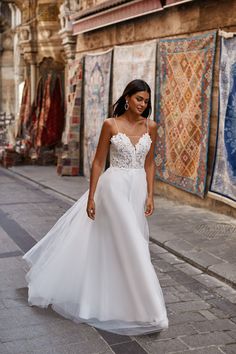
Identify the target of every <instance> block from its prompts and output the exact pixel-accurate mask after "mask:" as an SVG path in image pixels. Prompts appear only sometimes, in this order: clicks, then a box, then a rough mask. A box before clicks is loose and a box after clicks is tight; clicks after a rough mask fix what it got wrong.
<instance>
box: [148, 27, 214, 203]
mask: <svg viewBox="0 0 236 354" xmlns="http://www.w3.org/2000/svg"><path fill="white" fill-rule="evenodd" d="M215 38H216V33H215V32H210V33H207V34H203V35H200V36H196V37H190V38H181V39H179V38H174V39H167V40H160V42H159V46H158V78H157V79H158V80H157V91H158V95H157V123H158V137H157V146H156V155H155V161H156V166H157V177H158V178H159V179H161V180H163V181H164V182H167V183H170V184H172V185H174V186H176V187H178V188H181V189H183V190H185V191H187V192H190V193H193V194H196V195H198V196H200V197H204V193H205V185H206V176H207V152H208V139H209V125H210V109H211V91H212V74H213V64H214V56H215Z"/></svg>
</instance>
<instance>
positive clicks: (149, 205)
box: [145, 203, 154, 216]
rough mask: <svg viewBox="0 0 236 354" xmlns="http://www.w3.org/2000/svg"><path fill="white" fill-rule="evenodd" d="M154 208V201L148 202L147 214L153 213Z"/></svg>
mask: <svg viewBox="0 0 236 354" xmlns="http://www.w3.org/2000/svg"><path fill="white" fill-rule="evenodd" d="M153 210H154V205H153V203H147V204H146V209H145V215H146V216H150V215H152V213H153Z"/></svg>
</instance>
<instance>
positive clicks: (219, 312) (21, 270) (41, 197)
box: [0, 169, 236, 354]
mask: <svg viewBox="0 0 236 354" xmlns="http://www.w3.org/2000/svg"><path fill="white" fill-rule="evenodd" d="M0 178H1V184H0V225H1V226H0V284H1V285H0V353H1V354H33V353H35V354H36V353H38V354H51V353H54V354H61V353H64V354H72V353H74V354H76V353H81V354H95V353H97V354H98V353H99V354H102V353H103V354H109V353H117V354H144V353H153V354H164V353H181V354H182V353H185V354H190V353H191V354H217V353H227V354H234V353H236V291H235V290H234V289H233V288H232V287H231V286H228V285H226V283H224V282H221V281H220V280H218V279H216V278H214V277H212V276H210V275H208V274H206V273H204V272H203V271H202V270H200V269H198V268H195V267H193V266H192V265H190V264H188V263H186V262H185V261H184V260H183V259H181V258H178V257H177V256H176V255H174V254H172V253H170V252H168V251H167V249H165V248H163V247H160V246H159V245H157V244H156V243H154V242H151V243H150V250H151V256H152V261H153V265H154V267H155V270H156V272H157V275H158V278H159V280H160V283H161V286H162V289H163V293H164V297H165V301H166V303H167V310H168V317H169V321H170V326H169V329H168V330H166V331H164V332H161V333H159V334H152V335H146V336H137V337H127V336H120V335H114V334H109V333H106V332H103V331H99V330H96V329H94V328H92V327H89V326H87V325H85V324H79V325H78V324H75V323H73V322H71V321H69V320H66V319H64V318H63V317H61V316H59V315H57V314H56V313H55V312H53V311H52V310H51V309H50V308H49V309H39V308H36V307H29V306H28V304H27V287H26V281H25V273H26V271H27V266H26V263H25V262H24V261H23V260H22V255H23V254H24V253H25V252H26V251H27V250H28V249H29V248H31V247H32V245H34V244H35V243H36V242H37V241H38V240H40V239H41V238H42V237H43V236H44V235H45V233H46V232H47V231H48V230H49V228H50V227H51V226H52V225H53V224H54V223H55V222H56V220H57V219H58V218H59V217H60V216H61V215H62V214H63V213H64V212H65V211H66V210H67V209H68V208H69V207H70V205H71V204H72V200H71V199H70V198H68V197H66V194H67V193H64V192H63V190H62V189H61V186H60V185H57V181H56V180H55V181H54V185H55V186H57V187H58V190H59V191H60V193H61V194H59V193H56V192H55V191H53V190H51V189H49V188H45V186H44V187H43V185H42V183H41V185H40V184H35V183H32V182H31V181H29V180H26V179H23V178H21V177H19V176H17V175H15V174H13V173H10V172H8V171H5V170H3V169H0ZM41 182H42V181H41ZM86 187H87V182H86V181H85V180H81V184H80V185H78V196H79V195H81V194H82V192H83V191H84V190H85V189H86ZM63 194H64V196H63ZM173 207H174V206H173ZM160 214H161V212H160ZM221 217H222V216H219V218H221ZM156 218H157V217H156ZM166 227H167V226H166ZM168 227H170V225H169V226H168ZM168 227H167V228H166V229H168ZM162 228H163V230H164V229H165V226H164V224H162ZM154 230H156V229H155V225H154V226H151V233H152V236H154V235H153V232H154ZM180 231H181V230H177V229H176V233H177V234H178V233H180ZM168 232H169V234H168ZM168 232H167V231H166V234H165V235H164V236H165V237H166V235H167V234H168V235H170V231H168ZM163 233H164V231H163ZM173 233H174V231H173ZM185 233H186V230H185ZM164 236H162V235H160V240H161V239H163V237H164ZM156 237H157V239H158V235H156ZM152 239H154V237H153V238H152ZM159 244H160V242H159ZM176 244H177V243H176ZM178 247H179V248H178V250H179V254H181V250H180V247H181V242H180V241H179V242H178ZM219 247H220V244H218V248H219ZM175 253H176V252H175ZM183 258H188V257H187V250H186V249H185V257H183ZM62 281H63V279H62ZM114 305H115V304H114Z"/></svg>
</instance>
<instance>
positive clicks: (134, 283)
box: [23, 167, 168, 335]
mask: <svg viewBox="0 0 236 354" xmlns="http://www.w3.org/2000/svg"><path fill="white" fill-rule="evenodd" d="M146 191H147V182H146V174H145V170H144V169H123V168H117V167H110V168H108V169H107V170H106V171H105V172H104V173H103V174H102V175H101V177H100V178H99V181H98V185H97V189H96V193H95V206H96V216H95V220H94V221H93V220H91V219H89V218H88V216H87V213H86V205H87V197H88V191H87V192H86V193H85V194H84V195H83V196H82V197H81V198H80V199H79V200H78V201H77V202H76V203H75V204H74V205H73V206H72V207H71V208H70V209H69V210H68V211H67V212H66V213H65V214H64V215H63V216H62V217H61V218H60V219H59V220H58V221H57V223H56V224H55V225H54V226H53V227H52V229H51V230H50V231H49V232H48V233H47V235H46V236H45V237H44V238H42V239H41V240H40V241H39V242H38V243H37V244H36V245H35V246H34V247H33V248H31V249H30V250H29V251H28V252H27V253H26V254H25V255H24V257H23V258H24V259H25V260H26V261H27V262H28V264H29V265H30V267H31V268H30V270H29V272H28V273H27V275H26V280H27V282H28V287H29V304H30V305H36V306H40V307H47V306H48V305H49V304H51V305H52V308H53V309H54V310H55V311H56V312H58V313H60V314H61V315H63V316H64V317H66V318H70V319H72V320H74V321H76V322H86V323H88V324H90V325H93V326H95V327H97V328H100V329H103V330H107V331H110V332H113V333H118V334H125V335H139V334H144V333H151V332H156V331H160V330H162V329H165V328H167V327H168V319H167V315H166V308H165V303H164V299H163V295H162V291H161V288H160V285H159V281H158V279H157V276H156V273H155V270H154V268H153V265H152V263H151V260H150V253H149V246H148V240H149V230H148V224H147V220H146V217H145V214H144V208H145V200H146Z"/></svg>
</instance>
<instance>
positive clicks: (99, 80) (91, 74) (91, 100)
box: [83, 51, 112, 177]
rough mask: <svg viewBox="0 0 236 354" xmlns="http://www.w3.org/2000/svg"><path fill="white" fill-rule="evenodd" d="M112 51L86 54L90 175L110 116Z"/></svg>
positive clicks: (87, 167) (86, 150)
mask: <svg viewBox="0 0 236 354" xmlns="http://www.w3.org/2000/svg"><path fill="white" fill-rule="evenodd" d="M111 59H112V51H108V52H105V53H99V54H93V55H86V56H85V64H84V141H83V157H84V164H83V167H84V168H83V172H84V175H85V176H86V177H89V176H90V169H91V166H92V161H93V158H94V154H95V151H96V147H97V143H98V138H99V135H100V131H101V127H102V124H103V121H104V119H106V118H108V115H109V114H108V112H109V92H110V75H111Z"/></svg>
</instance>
